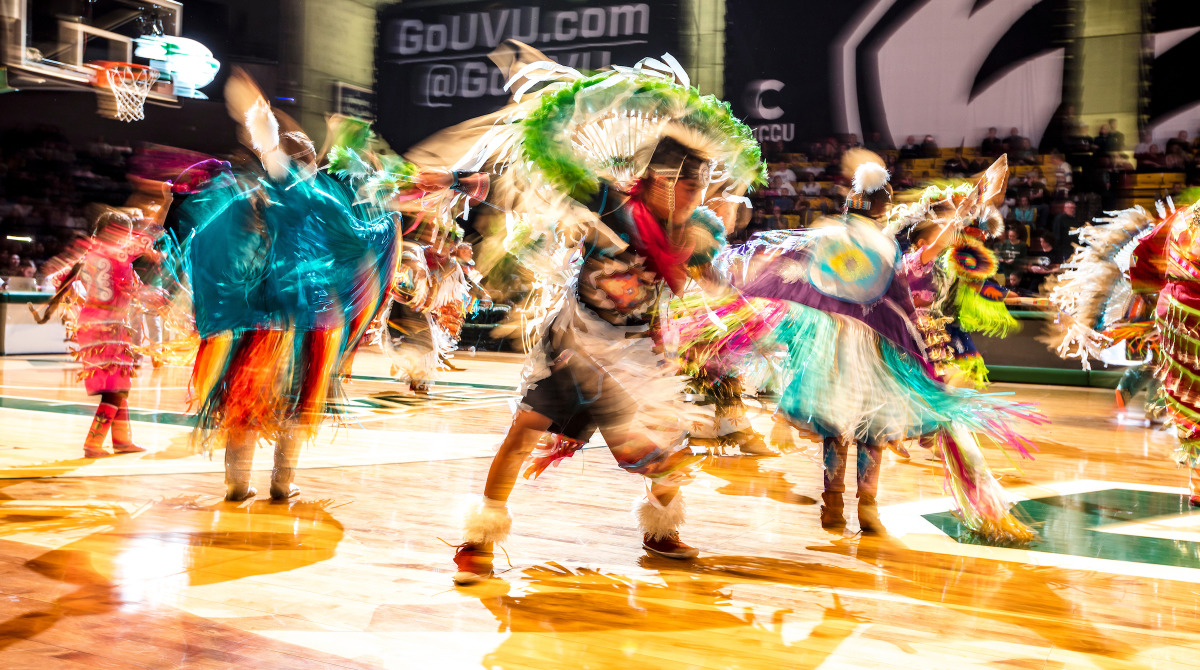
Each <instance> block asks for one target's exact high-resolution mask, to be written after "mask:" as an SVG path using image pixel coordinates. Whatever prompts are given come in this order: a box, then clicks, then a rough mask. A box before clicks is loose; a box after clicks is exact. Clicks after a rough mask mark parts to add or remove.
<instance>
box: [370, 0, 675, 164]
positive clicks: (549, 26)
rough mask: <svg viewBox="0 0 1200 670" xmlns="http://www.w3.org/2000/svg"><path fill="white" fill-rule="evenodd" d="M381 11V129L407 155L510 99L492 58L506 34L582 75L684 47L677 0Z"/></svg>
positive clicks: (532, 1)
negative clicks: (416, 146) (445, 130)
mask: <svg viewBox="0 0 1200 670" xmlns="http://www.w3.org/2000/svg"><path fill="white" fill-rule="evenodd" d="M378 16H379V25H378V36H377V45H376V52H375V70H376V72H375V81H376V85H375V90H376V95H377V96H378V122H377V124H376V128H377V130H378V131H379V133H380V134H381V135H383V137H384V139H386V140H387V141H388V143H389V144H391V146H392V148H394V149H397V150H400V151H402V150H404V149H406V148H408V147H410V146H412V145H413V144H415V143H416V142H419V141H420V140H422V139H425V138H426V137H428V136H429V135H431V134H433V133H434V132H436V131H438V130H441V129H443V128H446V127H448V126H451V125H454V124H456V123H459V122H462V121H465V120H467V119H470V118H473V117H476V116H482V115H484V114H488V113H490V112H493V111H495V110H497V109H499V108H500V107H502V106H503V105H504V104H506V103H507V102H508V100H509V99H510V95H509V93H507V92H505V91H504V84H505V79H504V77H505V75H504V74H503V73H501V72H500V70H499V68H497V67H496V66H495V65H494V64H492V62H491V61H490V60H488V57H487V55H488V53H490V52H491V51H492V50H493V49H494V48H496V46H497V45H498V44H500V43H501V42H502V41H504V40H505V39H510V38H511V39H515V40H518V41H521V42H525V43H526V44H529V45H531V46H533V47H535V48H537V49H539V50H541V51H542V52H544V53H545V54H546V55H547V56H548V57H549V58H551V59H552V60H555V61H557V62H559V63H561V64H563V65H567V66H570V67H573V68H575V69H577V70H580V71H583V72H587V71H595V70H599V69H602V68H605V67H607V66H609V65H610V64H616V65H633V64H634V63H636V62H637V61H639V60H641V59H642V58H645V57H647V56H653V57H658V56H661V55H662V54H663V53H664V52H672V53H677V52H678V46H679V26H678V23H679V3H678V2H677V1H676V0H663V1H657V2H641V3H637V2H619V1H616V0H614V1H612V2H604V1H601V2H594V1H591V2H586V3H585V2H583V1H582V0H527V1H526V2H522V3H508V2H495V1H484V2H479V1H476V2H460V3H452V4H447V3H438V4H430V3H408V2H403V3H398V4H394V5H388V6H386V7H382V8H380V9H379V13H378Z"/></svg>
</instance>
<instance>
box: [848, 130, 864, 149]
mask: <svg viewBox="0 0 1200 670" xmlns="http://www.w3.org/2000/svg"><path fill="white" fill-rule="evenodd" d="M861 146H862V143H861V142H859V141H858V135H856V134H855V133H850V136H849V137H847V138H846V148H847V149H857V148H858V147H861Z"/></svg>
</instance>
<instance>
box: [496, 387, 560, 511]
mask: <svg viewBox="0 0 1200 670" xmlns="http://www.w3.org/2000/svg"><path fill="white" fill-rule="evenodd" d="M550 423H551V421H550V419H548V418H546V417H544V416H542V415H541V414H538V413H537V412H533V411H530V410H526V409H521V410H517V413H516V415H515V416H513V422H512V425H511V426H509V428H508V433H507V434H505V436H504V441H503V442H501V443H500V449H499V450H497V451H496V455H495V456H493V457H492V467H491V468H490V469H489V470H488V476H487V482H486V483H485V484H484V485H483V495H484V497H486V498H487V499H488V500H494V501H497V502H500V503H507V502H508V496H510V495H512V490H513V485H514V484H516V481H517V473H518V472H519V471H520V469H521V464H522V463H524V462H525V458H526V457H527V456H529V452H530V451H533V448H534V446H536V445H537V441H538V438H539V437H541V436H542V434H543V433H545V432H546V431H547V430H549V429H550Z"/></svg>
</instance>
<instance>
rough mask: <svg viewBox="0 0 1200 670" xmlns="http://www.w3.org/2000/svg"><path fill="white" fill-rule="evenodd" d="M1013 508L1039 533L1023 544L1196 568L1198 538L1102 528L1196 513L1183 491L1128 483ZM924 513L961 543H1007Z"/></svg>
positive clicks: (948, 517)
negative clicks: (1133, 486)
mask: <svg viewBox="0 0 1200 670" xmlns="http://www.w3.org/2000/svg"><path fill="white" fill-rule="evenodd" d="M1013 513H1014V514H1015V515H1016V516H1017V518H1018V519H1021V520H1022V521H1024V522H1025V523H1027V524H1029V525H1031V526H1032V527H1033V528H1034V529H1035V530H1036V531H1037V533H1038V537H1037V539H1036V540H1034V541H1033V542H1032V543H1031V544H1030V545H1029V546H1026V547H1022V548H1023V549H1029V550H1032V551H1043V552H1047V553H1053V554H1063V555H1067V556H1082V557H1087V558H1105V559H1109V560H1114V561H1130V562H1136V563H1149V564H1153V565H1166V566H1174V567H1181V568H1200V542H1191V541H1187V540H1172V539H1165V538H1160V537H1144V536H1138V535H1126V534H1123V533H1108V532H1104V527H1105V526H1115V525H1117V524H1128V523H1130V522H1135V521H1149V520H1151V519H1156V518H1173V517H1179V516H1185V515H1192V514H1200V510H1197V509H1194V508H1192V506H1191V505H1190V504H1189V502H1188V497H1187V496H1186V495H1183V494H1178V493H1158V492H1151V491H1134V490H1130V489H1106V490H1103V491H1088V492H1086V493H1074V494H1071V495H1061V496H1051V497H1047V498H1035V499H1033V500H1024V501H1021V502H1019V503H1017V504H1016V507H1015V509H1014V510H1013ZM924 518H925V519H926V520H928V521H929V522H930V523H932V524H933V525H935V526H937V527H938V528H939V529H940V530H941V531H942V532H944V533H946V534H947V535H949V536H950V537H952V538H954V539H955V540H957V541H958V542H961V543H963V544H978V545H984V546H1010V545H1001V544H996V543H992V542H988V541H986V540H984V539H982V538H980V537H977V536H976V535H974V534H973V533H971V532H970V531H968V530H967V529H966V528H965V527H964V526H963V525H962V522H960V521H959V519H958V517H956V516H955V515H954V514H953V513H952V512H939V513H936V514H926V515H924Z"/></svg>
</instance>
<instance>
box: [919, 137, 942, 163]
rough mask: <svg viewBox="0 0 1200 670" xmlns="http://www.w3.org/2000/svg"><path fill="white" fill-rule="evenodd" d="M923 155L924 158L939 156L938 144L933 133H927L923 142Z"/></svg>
mask: <svg viewBox="0 0 1200 670" xmlns="http://www.w3.org/2000/svg"><path fill="white" fill-rule="evenodd" d="M921 157H922V158H937V157H938V145H937V142H935V141H934V140H933V135H926V136H925V139H924V140H923V141H922V142H921Z"/></svg>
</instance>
